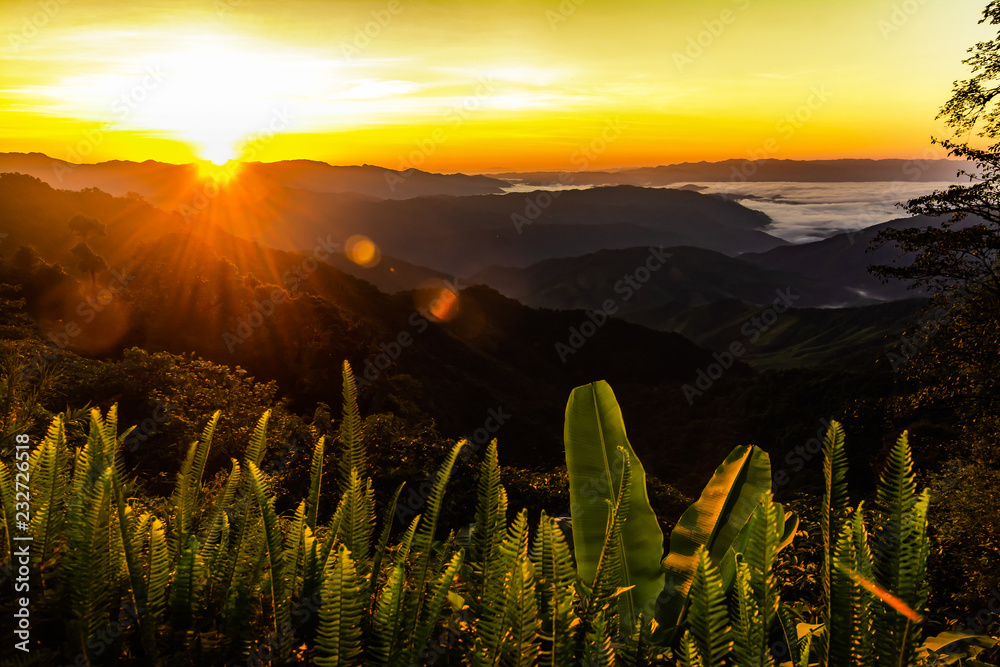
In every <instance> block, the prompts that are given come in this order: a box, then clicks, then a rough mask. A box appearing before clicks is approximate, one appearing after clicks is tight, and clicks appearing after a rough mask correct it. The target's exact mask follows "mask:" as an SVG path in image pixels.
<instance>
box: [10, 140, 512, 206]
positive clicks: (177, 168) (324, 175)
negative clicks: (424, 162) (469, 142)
mask: <svg viewBox="0 0 1000 667" xmlns="http://www.w3.org/2000/svg"><path fill="white" fill-rule="evenodd" d="M0 172H17V173H22V174H30V175H32V176H35V177H36V178H40V179H42V180H43V181H45V182H46V183H49V184H50V185H52V186H53V187H57V188H65V189H70V190H80V189H83V188H98V189H100V190H104V191H105V192H108V193H110V194H113V195H118V196H122V195H125V194H126V193H128V192H136V193H138V194H141V195H142V196H144V197H146V198H148V199H150V200H151V201H154V202H156V203H157V204H164V205H167V206H168V207H170V208H173V206H174V205H177V204H179V203H184V202H186V201H190V200H191V199H192V198H193V197H194V196H196V195H197V194H198V192H200V191H202V188H201V185H200V182H199V181H200V170H199V167H198V166H197V165H194V164H182V165H175V164H167V163H163V162H155V161H153V160H147V161H145V162H141V163H140V162H127V161H121V160H114V161H110V162H101V163H98V164H73V163H70V162H66V161H65V160H58V159H54V158H50V157H48V156H47V155H43V154H41V153H0ZM206 173H208V174H209V175H212V174H215V175H218V174H220V173H224V170H223V169H221V168H219V169H212V168H208V171H207V172H206ZM233 173H236V174H238V175H239V177H240V178H243V179H246V180H250V181H253V182H254V183H255V186H254V187H258V188H259V187H265V188H267V187H287V188H298V189H306V190H313V191H315V192H339V193H346V192H353V193H357V194H359V195H363V196H365V197H374V198H378V199H407V198H410V197H418V196H427V195H438V194H447V195H472V194H489V193H500V192H502V190H501V188H502V187H504V186H505V185H507V184H506V183H505V182H504V181H500V180H498V179H495V178H490V177H488V176H467V175H465V174H433V173H430V172H425V171H420V170H419V169H412V170H408V171H406V172H400V171H394V170H392V169H385V168H384V167H375V166H371V165H361V166H333V165H329V164H326V163H325V162H315V161H312V160H291V161H283V162H274V163H261V162H250V163H245V164H242V165H240V166H239V167H238V168H237V169H236V171H234V172H233Z"/></svg>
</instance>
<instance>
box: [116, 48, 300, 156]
mask: <svg viewBox="0 0 1000 667" xmlns="http://www.w3.org/2000/svg"><path fill="white" fill-rule="evenodd" d="M195 44H196V45H195V46H193V47H188V48H185V49H183V50H177V51H173V52H168V53H164V54H161V55H160V56H159V57H157V58H155V60H156V65H155V67H156V68H157V70H158V71H160V72H162V75H161V80H162V83H159V85H156V86H155V87H154V88H153V90H151V91H150V93H149V100H148V102H146V103H144V104H142V105H140V106H138V108H137V110H136V113H135V114H134V117H130V118H129V119H128V121H129V125H132V126H134V127H136V128H137V129H139V128H141V129H145V130H154V131H158V132H165V133H167V134H170V135H172V136H175V137H176V138H178V139H181V140H183V141H185V142H186V143H188V144H190V145H191V146H192V147H194V149H195V150H196V152H197V153H198V155H199V156H200V157H201V158H202V159H204V160H208V161H210V162H212V163H214V164H216V165H223V164H225V163H226V162H228V161H230V160H234V159H238V158H240V157H241V154H242V152H243V149H244V146H245V144H246V143H247V142H248V141H250V140H251V138H253V137H255V136H257V135H261V136H273V133H274V132H278V131H282V130H285V129H288V128H287V127H284V126H282V124H281V123H277V124H276V123H275V122H274V119H275V118H278V119H279V120H283V122H284V124H285V125H287V122H288V121H287V118H288V117H289V115H290V114H289V112H288V105H289V100H290V99H293V98H294V96H296V95H299V94H301V91H303V90H309V89H310V88H311V87H312V86H315V83H316V81H315V75H316V72H315V68H314V67H308V66H302V64H303V63H301V62H296V61H298V60H301V58H299V57H288V56H281V55H275V54H267V55H264V54H262V53H260V52H259V51H258V52H254V51H251V50H249V49H247V48H244V47H242V46H240V45H239V43H238V42H235V41H232V40H227V38H225V37H221V36H217V35H213V36H207V37H205V38H204V39H202V40H199V41H195ZM276 125H277V126H276Z"/></svg>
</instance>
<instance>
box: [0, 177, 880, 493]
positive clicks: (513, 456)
mask: <svg viewBox="0 0 1000 667" xmlns="http://www.w3.org/2000/svg"><path fill="white" fill-rule="evenodd" d="M616 190H617V189H616ZM630 190H631V189H628V188H625V189H623V190H621V191H617V192H616V191H612V192H610V193H608V192H604V193H602V192H600V191H596V192H593V193H589V195H588V196H589V197H596V198H597V200H604V198H605V197H606V196H607V195H608V194H610V195H612V196H611V200H612V201H613V200H615V198H616V197H624V199H625V201H626V202H627V201H628V196H629V195H631V194H634V193H632V192H630ZM280 191H283V192H288V190H286V189H285V188H280ZM302 192H305V191H302ZM311 195H312V196H316V197H334V196H337V195H336V194H334V193H311ZM638 195H639V196H642V197H646V196H650V195H649V193H647V192H640V193H638ZM679 196H686V197H690V198H691V199H690V200H689V201H692V202H695V203H696V204H698V206H700V205H701V204H702V203H703V202H708V203H709V204H710V206H709V208H711V206H718V207H720V209H719V210H720V215H721V214H722V213H725V212H726V211H727V210H728V211H731V212H734V213H735V224H732V223H734V221H733V220H729V221H728V222H729V223H731V224H732V226H725V225H724V223H725V222H726V221H725V220H722V221H720V222H718V223H714V222H712V221H711V220H709V221H708V222H707V223H706V224H707V226H709V227H714V228H715V229H717V230H722V231H725V230H729V231H732V230H735V231H736V232H737V233H740V232H747V231H749V232H751V233H758V232H757V230H756V227H757V226H758V225H759V224H761V220H760V218H758V217H755V216H754V215H752V214H751V212H746V213H743V211H744V210H745V209H741V207H739V206H738V205H736V204H732V203H726V202H721V200H717V199H714V198H710V197H704V196H702V195H698V194H696V193H690V192H689V193H679V192H673V193H671V192H665V193H654V194H653V195H652V199H653V201H654V202H656V203H657V206H660V207H663V208H664V209H666V208H667V207H666V204H665V203H664V202H666V201H671V198H673V199H672V201H677V199H676V198H677V197H679ZM221 197H222V195H220V198H221ZM659 197H663V200H660V199H659ZM266 199H267V196H265V201H264V203H261V202H260V201H257V202H255V201H254V200H251V199H248V200H247V201H246V202H244V207H245V209H244V213H246V214H247V217H239V216H237V217H234V219H233V221H232V223H231V224H234V225H235V223H236V222H240V224H242V225H244V229H245V230H250V229H252V228H253V226H254V225H258V226H261V227H264V226H265V225H266V224H268V222H269V221H270V224H272V225H273V227H272V229H274V230H275V231H274V235H275V237H277V230H279V229H280V224H281V218H276V217H270V218H269V216H271V209H270V208H269V207H268V205H267V201H266ZM505 199H506V198H505V197H499V196H492V197H482V198H477V197H472V198H463V199H455V198H448V197H442V198H424V199H416V200H412V202H415V203H416V204H417V206H416V207H405V206H403V207H401V208H400V210H398V211H396V213H398V214H400V215H402V214H403V213H404V212H405V211H410V212H412V211H414V210H423V211H426V212H432V213H433V212H434V211H436V210H438V208H439V207H441V206H442V202H444V205H445V206H444V208H445V209H446V210H447V211H451V210H452V209H455V208H461V207H462V206H465V205H467V206H469V207H470V208H471V210H473V211H475V210H477V207H478V210H489V207H485V208H484V206H485V205H484V204H482V202H483V201H490V202H491V204H493V203H495V202H503V201H504V200H505ZM470 201H472V202H473V203H472V204H470V203H469V202H470ZM512 201H515V202H516V206H517V207H518V208H519V209H522V210H523V206H524V197H523V196H521V198H520V199H519V200H512ZM567 201H569V202H571V203H573V205H574V206H573V208H574V210H575V211H577V212H578V213H579V215H580V216H581V218H582V220H581V224H578V225H576V226H575V227H570V226H568V225H564V226H562V227H563V228H565V229H573V230H574V232H575V233H579V232H580V231H581V230H587V229H601V228H602V227H607V228H613V224H612V223H613V218H614V217H615V215H614V211H613V207H612V206H609V205H608V201H606V200H604V201H603V205H604V206H605V207H606V210H605V211H604V212H603V215H604V216H606V218H608V219H607V220H605V222H604V223H603V224H601V225H595V226H588V225H586V224H583V222H584V221H585V220H586V213H587V210H588V209H587V206H586V198H584V201H575V202H574V201H573V198H569V199H567ZM383 203H389V204H397V205H402V204H405V203H407V202H383ZM353 205H354V206H358V207H362V206H374V205H375V203H373V202H367V203H366V202H355V203H354V204H353ZM729 207H731V208H729ZM553 208H554V207H553ZM626 208H628V207H626ZM654 209H655V207H654ZM206 210H207V209H206ZM694 210H695V212H697V210H698V207H697V206H696V207H695V209H694ZM77 213H83V214H84V215H90V216H93V217H96V218H98V219H99V220H101V221H103V222H104V223H106V224H107V236H105V237H95V238H91V239H90V241H89V243H90V244H91V245H92V246H93V248H94V251H95V252H97V253H98V254H100V255H102V256H104V257H105V258H106V259H107V261H108V264H109V269H110V270H109V271H107V272H99V273H98V275H97V285H96V288H95V287H92V286H91V284H90V280H89V275H86V276H84V275H81V274H80V273H79V272H78V271H76V269H73V268H71V270H70V271H71V273H70V275H77V276H80V277H81V278H82V280H79V281H77V280H73V279H72V278H71V277H70V276H68V275H66V273H65V272H63V271H61V270H59V269H58V267H52V266H50V265H45V263H44V261H43V260H48V261H49V262H59V263H62V264H63V265H64V266H67V267H73V266H74V265H73V264H72V262H73V260H74V256H73V255H72V253H70V252H69V251H68V249H67V246H68V245H69V244H70V243H73V242H75V241H76V240H77V237H74V236H73V235H72V233H70V230H69V227H68V225H67V222H68V220H69V218H70V217H72V216H73V215H76V214H77ZM0 214H2V216H3V217H2V218H0V224H2V230H0V231H4V232H5V233H7V232H8V230H10V231H11V232H14V233H12V234H11V236H10V237H8V238H5V239H3V245H2V246H0V251H2V253H3V258H4V261H3V262H0V283H9V284H11V285H15V286H17V287H20V288H21V289H22V291H21V294H23V295H24V296H25V297H26V298H27V299H28V301H29V303H28V308H27V312H28V313H30V314H32V316H33V317H34V320H35V322H34V327H35V328H36V330H37V331H39V332H40V335H41V337H42V340H46V341H52V344H53V345H54V346H55V347H61V348H65V349H68V350H73V351H79V352H81V353H83V354H88V355H93V356H99V357H116V356H119V355H121V354H122V352H123V350H124V349H127V348H129V347H132V346H139V347H141V348H143V349H146V350H149V351H157V350H166V351H170V352H174V353H181V352H193V353H195V354H197V355H199V356H201V357H204V358H206V359H208V360H212V361H216V362H220V363H225V364H227V365H229V366H231V367H232V366H235V365H237V364H238V365H239V366H241V368H242V369H244V370H246V371H248V372H249V373H250V374H251V375H253V376H254V377H255V378H257V379H258V380H274V381H276V382H277V386H278V391H279V392H280V395H281V396H283V397H285V399H287V401H288V405H289V407H290V408H291V409H293V410H294V411H296V412H298V413H300V414H312V412H313V410H314V409H315V406H316V403H317V402H318V401H326V402H331V401H337V400H339V393H338V389H337V388H338V387H339V385H340V364H341V361H342V360H343V359H345V358H346V359H349V360H350V361H351V363H352V365H353V367H354V369H355V371H356V373H357V375H358V377H359V379H360V380H361V381H362V382H363V387H362V388H361V401H362V409H363V410H364V411H365V412H368V413H371V412H374V411H384V410H400V409H402V410H406V409H407V408H406V406H407V405H414V406H416V407H417V408H418V409H419V410H420V411H422V414H426V415H431V416H433V418H434V419H435V420H436V421H437V424H438V427H439V430H440V432H441V433H442V434H443V435H446V436H457V435H466V436H472V435H473V434H475V433H477V432H480V431H479V429H482V427H483V425H484V424H485V423H486V419H487V417H488V416H490V411H494V413H496V412H501V411H502V413H503V415H504V424H503V426H502V428H501V429H500V431H499V432H496V433H492V434H490V435H491V436H492V435H496V436H497V437H498V438H500V439H501V440H502V441H503V447H502V449H501V457H502V459H503V460H504V461H505V462H506V463H516V464H521V465H525V466H542V467H548V466H550V465H552V464H556V463H559V462H561V460H562V445H561V439H562V427H561V425H562V416H563V410H564V407H565V402H564V401H565V397H566V395H567V394H568V392H569V391H570V390H571V389H572V387H574V386H578V385H580V384H584V383H586V382H590V381H593V380H596V379H601V378H605V379H607V380H608V381H609V382H612V383H613V384H614V386H615V390H616V393H617V394H618V396H619V398H620V400H621V404H622V406H623V411H624V412H625V418H626V420H627V422H628V424H629V432H630V436H632V439H633V445H634V446H635V448H636V451H637V453H638V454H639V455H640V456H641V457H642V459H643V462H644V464H645V465H646V467H647V469H648V470H649V471H651V472H653V473H655V474H658V475H660V476H662V477H663V478H664V479H667V480H670V481H671V482H674V483H676V484H677V485H678V486H679V488H681V489H682V490H684V491H686V492H688V493H696V492H697V491H698V489H699V488H700V487H701V485H702V484H703V483H704V479H705V477H706V476H707V475H709V474H710V473H711V472H712V470H714V468H715V466H716V465H717V463H718V461H719V460H720V459H721V458H722V457H724V456H725V455H726V454H727V453H728V452H729V451H730V450H731V449H732V447H734V446H735V445H738V444H745V443H746V442H759V443H761V444H762V445H763V446H764V447H765V448H767V449H768V450H769V451H773V452H775V453H776V454H778V453H781V452H783V451H787V450H788V449H789V448H790V447H792V446H794V445H795V444H798V443H801V442H802V441H803V440H804V438H806V437H808V436H809V435H811V434H812V433H813V432H815V430H816V427H815V424H814V418H813V416H812V415H814V414H817V413H818V414H838V412H837V411H839V410H841V406H842V405H844V404H845V401H846V400H848V398H849V399H850V400H852V401H855V402H856V401H872V402H873V406H874V407H873V408H872V409H870V410H867V411H865V412H857V413H855V414H853V415H850V416H849V418H848V419H846V422H847V423H846V425H847V426H848V427H849V428H852V432H854V433H858V434H859V435H858V436H857V438H856V439H855V442H858V443H859V445H858V447H859V448H860V451H865V447H869V448H875V449H877V447H878V446H879V442H880V441H879V438H880V437H881V435H882V433H884V432H885V431H886V430H887V429H886V428H885V425H884V424H883V423H882V421H883V420H884V419H885V411H884V410H882V409H880V408H879V406H880V404H879V403H878V401H879V400H881V397H882V396H884V395H886V392H885V391H883V389H882V387H881V385H880V383H884V382H885V381H887V380H886V377H887V372H888V368H885V369H882V370H881V371H880V374H879V373H873V370H872V368H870V367H865V368H864V369H863V370H857V369H838V371H837V372H836V373H835V374H834V373H832V372H831V371H828V370H824V371H823V372H822V373H817V372H815V371H812V370H809V371H801V372H799V371H796V372H795V373H793V374H792V375H782V376H780V377H772V376H770V375H760V374H757V373H755V372H754V371H752V370H751V369H750V368H749V367H748V366H746V365H745V364H743V363H741V361H740V360H733V361H726V363H725V366H726V367H727V368H724V369H723V372H722V377H718V375H713V377H718V379H715V380H712V381H711V382H709V383H708V388H707V389H704V391H703V392H702V394H701V395H700V396H699V397H698V398H697V399H696V400H694V399H691V398H690V396H689V392H687V391H686V390H685V389H684V385H686V384H688V385H689V384H691V383H699V386H701V387H705V384H704V382H705V379H706V373H709V372H711V373H713V374H715V373H716V371H717V370H718V368H717V367H718V366H720V364H721V363H722V362H720V361H719V358H718V357H717V356H716V355H715V354H713V353H712V352H710V351H709V350H706V349H703V348H700V347H698V346H696V345H694V344H693V343H691V342H690V341H688V340H687V339H685V338H684V337H682V336H680V335H677V334H673V333H667V332H661V331H654V330H651V329H648V328H645V327H641V326H638V325H635V324H632V323H629V322H625V321H621V320H617V319H606V320H605V319H602V318H600V317H595V316H594V315H593V314H588V313H587V312H584V311H580V310H576V311H552V310H533V309H530V308H528V307H526V306H523V305H521V304H519V303H517V302H516V301H513V300H511V299H509V298H506V297H504V296H502V295H500V294H499V293H497V292H495V291H493V290H491V289H488V288H484V287H469V288H466V289H464V290H462V291H461V293H460V294H459V295H458V298H457V299H454V298H453V295H450V294H447V293H445V292H442V291H435V288H429V289H424V290H418V291H416V292H412V291H411V292H400V293H397V294H393V295H387V294H385V293H383V292H380V291H379V290H378V289H376V287H375V286H373V285H372V284H371V283H369V282H367V281H365V280H359V279H357V278H354V277H351V276H348V275H346V274H344V273H343V272H341V271H339V270H337V269H336V268H334V267H333V266H331V265H329V264H327V263H325V262H318V261H316V254H315V253H314V252H313V249H315V250H319V251H321V252H320V253H319V254H320V255H322V253H323V252H330V253H331V255H333V254H335V253H336V252H338V248H337V247H336V246H335V243H334V242H333V241H331V240H330V235H329V234H325V235H323V236H322V237H321V238H320V240H319V241H317V242H316V245H315V246H313V247H311V248H310V250H309V251H308V252H306V253H301V254H300V253H295V252H286V251H280V250H274V249H272V248H269V247H266V246H263V245H261V244H259V243H255V242H252V241H247V240H244V239H242V238H238V237H236V236H233V235H231V234H229V233H227V232H225V231H222V228H221V227H222V224H221V223H225V222H227V220H226V219H224V218H222V217H221V216H220V217H216V218H214V220H215V222H214V223H213V222H210V221H206V220H202V219H192V220H190V221H189V222H185V221H184V216H183V215H182V214H180V213H174V214H165V213H163V212H162V211H159V210H157V209H155V208H153V207H152V206H150V205H149V204H147V203H145V202H143V201H141V200H138V199H134V198H133V199H121V198H114V197H111V196H110V195H107V194H105V193H102V192H99V191H96V190H91V191H87V192H72V191H58V190H53V189H52V188H51V187H49V186H48V185H46V184H45V183H42V182H40V181H39V180H37V179H34V178H32V177H30V176H23V175H4V176H2V177H0ZM251 214H252V215H251ZM493 214H494V215H495V216H496V217H497V218H499V219H501V220H506V221H507V223H508V224H509V213H507V212H501V211H500V210H496V211H494V212H493ZM741 216H744V217H742V218H741ZM639 217H640V218H641V216H639ZM664 217H667V216H664ZM381 220H382V223H381V224H384V225H386V226H388V224H389V222H388V220H389V218H388V216H387V217H386V218H384V219H381ZM466 221H467V224H469V225H471V226H473V228H475V226H476V225H477V223H478V222H479V221H477V219H476V218H475V217H472V218H466ZM741 221H742V222H743V224H744V225H745V228H743V229H741V227H740V224H739V223H740V222H741ZM653 222H654V223H656V222H657V220H656V219H655V216H654V220H653ZM659 222H661V223H662V220H660V221H659ZM667 222H670V224H673V222H672V221H671V220H670V218H669V217H668V220H667ZM217 223H218V224H217ZM343 224H344V225H347V224H348V223H347V222H344V223H343ZM457 224H459V221H458V220H457V219H455V218H454V217H452V216H451V215H442V216H441V217H440V218H434V217H433V216H431V217H429V218H428V224H427V228H428V229H430V230H432V231H436V232H440V231H441V230H451V229H454V226H455V225H457ZM490 224H491V223H490V221H487V222H486V224H482V227H481V228H479V229H476V231H477V232H479V233H483V232H484V230H485V231H489V230H490ZM677 224H680V222H678V223H677ZM417 226H418V224H417V223H414V222H412V221H411V222H410V227H411V229H410V231H409V232H408V233H410V234H413V233H414V232H413V228H415V227H417ZM530 228H534V229H539V230H544V229H546V228H552V229H555V230H557V231H558V230H559V228H560V225H555V224H551V225H549V224H546V223H545V222H542V221H541V220H537V221H536V222H535V224H534V225H531V226H530V227H529V228H527V229H526V230H525V231H526V234H525V235H527V232H528V229H530ZM348 229H349V228H348ZM310 231H313V230H310ZM246 233H248V234H250V232H249V231H247V232H246ZM302 233H304V232H302ZM15 234H16V235H15ZM20 244H31V245H34V246H35V247H36V248H38V249H39V250H40V251H42V255H43V258H41V259H39V258H38V257H36V256H32V255H31V254H30V253H26V252H22V251H18V250H17V247H18V245H20ZM392 257H393V255H390V256H389V257H388V258H386V259H385V260H384V261H385V262H386V264H387V266H389V267H390V268H391V267H392V266H393V265H394V262H395V260H394V259H392ZM335 261H338V260H335ZM414 271H415V272H420V269H419V268H415V269H414ZM115 272H118V273H117V275H116V274H115ZM390 273H391V272H390ZM53 290H55V291H56V292H57V293H56V294H55V295H53ZM435 296H437V303H435V302H434V298H435ZM453 301H456V302H457V304H456V303H452V302H453ZM456 310H457V313H456V312H455V311H456ZM446 311H450V312H451V313H454V317H452V318H451V319H450V320H448V321H444V322H440V323H435V322H433V321H432V317H431V313H432V312H437V313H439V314H441V315H445V312H446ZM29 335H30V334H29ZM880 368H881V366H877V367H876V369H875V370H879V369H880ZM190 391H192V392H193V391H198V389H197V388H191V389H190ZM699 391H701V390H699ZM805 406H808V410H806V409H805ZM494 423H495V422H494ZM776 433H778V434H780V435H779V436H777V437H776V436H775V435H774V434H776ZM693 451H698V452H699V454H698V456H697V457H692V456H691V455H690V453H691V452H693Z"/></svg>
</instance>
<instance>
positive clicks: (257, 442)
mask: <svg viewBox="0 0 1000 667" xmlns="http://www.w3.org/2000/svg"><path fill="white" fill-rule="evenodd" d="M270 420H271V411H270V410H265V411H264V414H262V415H261V416H260V419H259V420H257V425H256V426H255V427H254V429H253V435H252V436H250V445H249V446H248V447H247V451H246V458H245V461H246V462H247V463H252V464H254V465H255V466H259V465H260V461H261V459H262V458H264V451H265V450H266V449H267V423H268V422H269V421H270Z"/></svg>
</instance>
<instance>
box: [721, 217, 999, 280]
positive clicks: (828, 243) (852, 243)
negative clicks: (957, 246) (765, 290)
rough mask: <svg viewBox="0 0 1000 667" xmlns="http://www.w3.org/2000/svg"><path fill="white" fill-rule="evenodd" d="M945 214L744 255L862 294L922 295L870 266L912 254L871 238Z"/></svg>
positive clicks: (931, 222)
mask: <svg viewBox="0 0 1000 667" xmlns="http://www.w3.org/2000/svg"><path fill="white" fill-rule="evenodd" d="M943 221H944V218H930V217H927V216H922V215H921V216H914V217H909V218H897V219H895V220H890V221H888V222H884V223H881V224H878V225H873V226H872V227H868V228H866V229H862V230H859V231H857V232H849V233H842V234H836V235H834V236H831V237H830V238H826V239H823V240H821V241H814V242H812V243H803V244H800V245H788V246H784V247H781V248H774V249H772V250H769V251H766V252H762V253H746V254H743V255H740V259H742V260H745V261H747V262H750V263H752V264H756V265H757V266H759V267H763V268H768V269H774V270H778V271H789V272H792V273H797V274H799V275H801V276H805V277H807V278H812V279H814V280H822V281H825V282H827V283H830V284H835V285H839V286H841V287H845V288H847V289H849V290H851V291H853V292H855V293H856V294H858V295H859V296H863V297H869V298H873V299H880V300H889V299H904V298H908V297H914V296H919V294H920V292H915V291H913V290H909V289H907V286H906V284H905V283H902V282H900V281H899V280H895V279H890V280H889V281H888V282H887V283H886V284H882V282H881V281H880V280H879V279H878V278H876V277H875V276H873V275H872V274H871V273H870V272H869V271H868V267H869V266H871V265H873V264H890V263H892V262H896V263H898V264H900V265H901V266H905V265H906V264H908V263H909V262H910V261H911V260H912V256H910V255H906V254H902V253H900V252H899V250H898V249H897V248H895V247H894V246H892V245H885V246H883V247H880V248H871V247H870V246H871V242H872V240H873V239H874V238H875V235H876V234H878V233H879V232H880V231H882V230H883V229H889V228H892V229H900V228H906V227H926V226H928V225H935V226H937V225H940V224H941V222H943ZM981 222H982V221H981V220H980V219H979V218H976V217H970V218H967V219H965V220H963V221H961V222H959V223H957V226H956V227H963V226H967V225H974V224H979V223H981Z"/></svg>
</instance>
